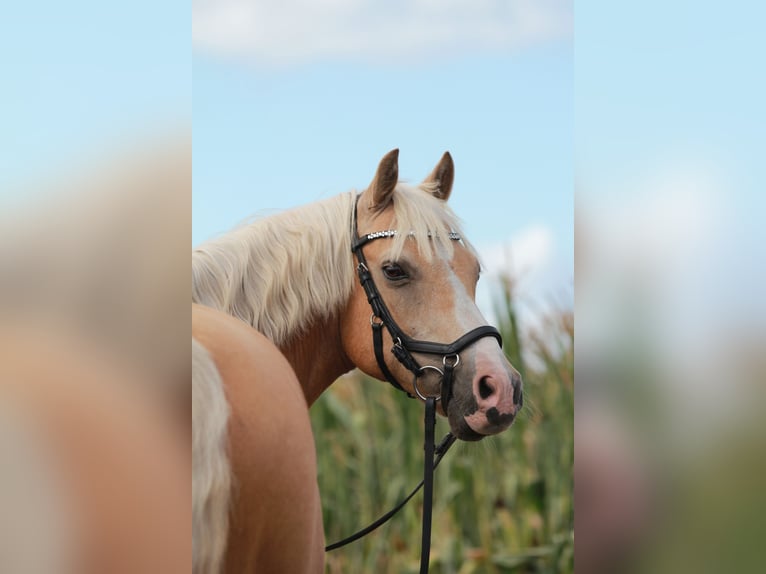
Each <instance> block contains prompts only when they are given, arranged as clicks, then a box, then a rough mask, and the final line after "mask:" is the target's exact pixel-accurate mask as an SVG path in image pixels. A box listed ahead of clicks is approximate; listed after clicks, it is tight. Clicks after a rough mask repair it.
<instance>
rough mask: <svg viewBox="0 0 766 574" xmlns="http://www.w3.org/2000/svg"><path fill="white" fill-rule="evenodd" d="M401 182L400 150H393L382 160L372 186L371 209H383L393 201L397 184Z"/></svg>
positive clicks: (370, 188)
mask: <svg viewBox="0 0 766 574" xmlns="http://www.w3.org/2000/svg"><path fill="white" fill-rule="evenodd" d="M398 181H399V149H398V148H397V149H393V150H391V151H390V152H388V153H387V154H386V155H385V156H383V159H382V160H380V164H379V165H378V171H377V172H375V177H374V178H373V180H372V183H371V184H370V187H369V190H370V191H371V192H372V203H371V205H370V207H373V208H375V209H382V208H383V207H385V206H386V205H388V202H389V201H391V195H392V194H393V193H394V188H395V187H396V183H397V182H398Z"/></svg>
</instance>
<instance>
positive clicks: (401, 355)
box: [325, 196, 503, 574]
mask: <svg viewBox="0 0 766 574" xmlns="http://www.w3.org/2000/svg"><path fill="white" fill-rule="evenodd" d="M359 197H360V196H357V198H356V203H355V204H354V210H353V214H352V219H351V237H352V241H351V251H352V252H353V253H354V255H355V256H356V259H357V262H358V264H357V267H356V272H357V275H358V277H359V283H360V284H361V285H362V288H363V289H364V292H365V294H366V295H367V301H368V302H369V304H370V307H371V308H372V315H371V316H370V325H371V327H372V342H373V350H374V352H375V360H376V361H377V363H378V367H379V368H380V370H381V372H382V373H383V375H384V376H385V378H386V380H387V381H388V382H389V383H391V384H392V385H393V386H394V387H395V388H397V389H399V390H400V391H403V392H407V391H405V389H404V387H402V385H401V383H399V381H398V380H397V379H396V377H395V376H394V374H393V373H392V372H391V370H390V369H389V368H388V365H387V364H386V361H385V357H384V354H383V329H384V328H385V329H386V330H387V331H388V333H389V335H390V336H391V340H392V341H393V346H392V347H391V353H392V354H393V355H394V357H396V359H397V360H398V361H399V362H400V363H401V364H402V365H403V366H404V367H405V368H406V369H407V370H409V371H410V372H411V373H412V374H413V388H414V390H415V395H412V394H411V393H409V392H407V395H408V396H410V397H411V398H415V396H417V397H419V398H420V399H421V400H423V401H424V402H425V407H426V408H425V441H424V443H425V444H424V448H425V451H426V457H425V465H424V472H423V480H422V481H421V482H420V484H419V485H418V486H417V487H416V488H415V490H413V491H412V492H411V493H410V494H409V496H407V497H406V498H405V499H404V500H402V501H401V502H400V503H399V504H398V505H397V506H396V507H394V508H393V509H392V510H391V511H389V512H388V513H386V514H385V515H383V516H382V517H380V518H379V519H378V520H376V521H375V522H373V523H372V524H370V525H369V526H368V527H366V528H364V529H362V530H360V531H359V532H357V533H356V534H353V535H352V536H349V537H348V538H345V539H343V540H341V541H339V542H336V543H334V544H330V545H329V546H327V547H326V548H325V550H328V551H329V550H334V549H335V548H340V547H341V546H345V545H346V544H349V543H350V542H353V541H354V540H358V539H359V538H361V537H362V536H364V535H366V534H368V533H370V532H372V531H373V530H375V529H376V528H377V527H378V526H380V525H381V524H384V523H385V522H387V521H388V520H389V519H390V518H391V517H392V516H393V515H394V514H396V512H398V511H399V510H400V509H401V508H402V507H403V506H404V505H405V504H406V503H407V501H409V500H410V498H412V497H413V496H414V495H415V493H416V492H417V491H418V490H420V488H421V487H422V486H424V485H425V491H424V501H423V529H422V539H421V555H420V572H421V574H425V573H427V572H428V562H429V554H430V544H431V510H432V499H433V471H434V470H435V469H436V467H437V466H438V464H439V462H440V461H441V459H442V457H443V456H444V455H445V454H446V452H447V450H448V449H449V448H450V446H452V444H453V443H454V442H455V436H454V435H452V433H447V435H446V436H445V437H444V439H442V441H441V443H440V444H439V445H438V446H435V444H434V442H435V441H434V428H435V426H436V402H437V401H441V402H442V408H443V410H444V413H445V414H446V413H447V408H448V405H449V401H450V399H451V398H452V379H453V375H454V372H455V369H456V368H457V367H458V365H459V364H460V352H461V351H463V350H464V349H465V348H466V347H468V346H470V345H472V344H473V343H475V342H476V341H478V340H480V339H483V338H484V337H494V338H495V339H497V342H498V343H499V344H500V347H502V346H503V338H502V336H501V335H500V332H499V331H498V330H497V329H496V328H494V327H492V326H491V325H482V326H480V327H476V328H475V329H472V330H470V331H468V332H467V333H465V334H464V335H462V336H460V337H458V338H457V339H456V340H454V341H453V342H452V343H435V342H432V341H421V340H419V339H414V338H412V337H410V336H409V335H407V334H406V333H405V332H404V331H403V330H402V329H401V327H399V325H398V324H397V323H396V321H395V320H394V318H393V316H392V315H391V312H390V311H389V310H388V307H387V306H386V303H385V302H384V301H383V297H382V296H381V294H380V291H379V290H378V287H377V285H375V280H374V279H373V277H372V273H371V272H370V268H369V265H368V264H367V258H366V257H365V256H364V250H363V247H364V246H365V245H367V244H368V243H370V242H371V241H375V240H377V239H383V238H391V237H394V236H396V235H398V234H399V231H397V230H395V229H387V230H385V231H377V232H375V233H368V234H366V235H363V236H361V237H360V236H359V231H358V227H357V225H358V223H357V209H358V204H359ZM430 235H431V234H430V233H429V236H430ZM448 237H449V239H450V240H452V241H460V240H461V237H460V234H458V233H457V232H455V231H451V232H450V233H449V235H448ZM413 353H420V354H425V355H440V356H441V358H442V368H439V367H437V366H434V365H423V366H421V365H420V364H419V363H418V361H417V360H416V359H415V357H414V356H413ZM429 370H433V371H435V372H437V373H438V374H439V375H440V377H441V392H440V393H439V395H437V396H428V395H424V394H422V393H421V391H420V389H419V388H418V379H419V378H420V377H422V376H423V375H424V374H425V373H426V371H429Z"/></svg>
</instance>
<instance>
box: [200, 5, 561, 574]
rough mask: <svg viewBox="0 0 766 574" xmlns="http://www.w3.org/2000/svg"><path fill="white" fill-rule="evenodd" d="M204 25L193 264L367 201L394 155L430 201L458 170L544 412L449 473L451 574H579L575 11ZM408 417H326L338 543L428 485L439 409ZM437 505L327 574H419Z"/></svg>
mask: <svg viewBox="0 0 766 574" xmlns="http://www.w3.org/2000/svg"><path fill="white" fill-rule="evenodd" d="M193 6H194V8H193V17H194V20H193V43H194V47H193V54H194V56H193V66H194V69H193V70H194V88H193V92H194V173H193V182H194V193H193V214H192V217H193V230H192V243H193V244H194V245H196V244H199V243H200V242H203V241H204V240H205V239H207V238H210V237H213V236H215V235H217V234H220V233H223V232H225V231H227V230H228V229H231V228H232V227H234V226H236V225H237V224H239V223H241V222H242V221H244V220H246V219H247V218H249V217H251V216H252V215H253V214H255V215H256V216H265V215H269V214H271V213H274V212H276V211H280V210H283V209H287V208H290V207H294V206H297V205H302V204H306V203H310V202H313V201H316V200H319V199H322V198H326V197H330V196H333V195H337V194H339V193H345V192H347V191H349V190H351V189H357V190H360V191H361V190H362V189H364V188H365V187H366V186H367V185H368V183H369V182H370V181H371V180H372V177H373V175H374V173H375V169H376V168H377V165H378V162H379V160H380V158H381V157H382V156H383V155H384V154H385V153H386V152H388V151H389V150H391V149H393V148H399V149H400V156H399V174H400V178H401V179H403V180H405V181H410V182H418V181H420V180H421V179H423V178H424V177H425V176H426V175H427V174H428V173H429V172H430V171H431V169H432V168H433V166H434V165H435V164H436V162H437V161H438V159H439V158H440V157H441V155H442V153H444V151H445V150H449V151H450V152H451V154H452V156H453V158H454V160H455V166H456V177H455V186H454V191H453V194H452V196H451V198H450V204H451V206H452V208H453V209H454V210H455V212H456V213H457V214H458V215H459V216H460V217H461V219H462V220H463V223H464V231H465V233H466V236H467V237H468V238H469V239H470V241H471V242H472V243H473V244H474V245H476V247H477V249H478V251H479V253H480V255H481V257H482V260H483V263H484V273H483V278H482V280H481V281H480V283H479V285H480V291H479V293H478V296H477V299H478V303H479V305H480V307H481V309H482V311H483V312H484V314H485V315H486V316H487V317H488V319H490V320H491V321H492V322H493V323H494V324H496V325H498V326H499V327H501V328H502V329H503V331H504V337H505V341H506V345H505V350H506V352H507V353H508V355H509V358H511V360H512V362H513V364H514V365H515V366H516V367H517V368H518V369H519V370H520V371H522V375H523V376H524V380H525V385H526V387H525V388H526V393H525V410H524V411H523V414H522V416H521V417H520V420H519V421H518V422H517V423H516V424H515V425H514V426H513V427H512V428H511V429H510V430H509V431H508V432H507V433H505V434H504V435H503V436H500V437H490V438H487V439H485V440H484V441H482V443H480V444H459V445H457V446H456V447H455V448H454V450H453V451H451V452H450V453H449V456H448V457H446V458H445V460H444V462H443V463H442V466H441V468H439V471H438V472H437V476H436V488H437V490H436V493H435V514H434V534H433V546H432V547H433V551H432V558H431V571H432V572H444V573H448V572H455V573H457V572H460V573H469V572H477V573H478V572H492V573H494V572H571V571H572V569H573V566H572V563H573V555H574V551H573V532H572V529H573V503H572V489H573V484H572V458H573V329H574V324H573V316H572V311H573V302H574V293H573V265H574V252H573V246H574V233H573V230H574V225H573V224H574V214H573V205H574V202H573V195H572V189H573V168H572V165H573V150H572V125H573V114H572V90H573V62H572V58H573V45H572V5H571V2H567V1H544V2H527V1H510V2H506V1H489V2H460V1H458V2H432V1H426V0H418V1H414V2H375V1H340V2H338V1H333V2H309V1H292V2H277V1H275V0H258V1H253V2H242V1H239V0H217V1H199V2H196V1H195V2H194V5H193ZM398 395H399V393H395V392H392V391H391V389H390V388H389V385H387V384H385V383H380V382H378V381H374V380H368V379H366V378H365V377H363V376H361V375H359V374H358V373H354V374H351V375H349V376H346V377H343V378H342V379H341V380H340V381H338V382H336V383H335V384H334V385H333V387H331V389H330V390H329V391H328V392H326V393H325V394H324V395H323V397H321V398H320V400H319V401H318V402H317V403H316V404H315V405H314V406H313V407H312V412H311V415H312V421H313V424H314V431H315V436H316V444H317V451H318V459H319V487H320V492H321V494H322V502H323V506H324V517H325V531H326V535H327V540H328V542H332V541H335V540H338V539H340V538H342V537H344V536H347V535H349V534H351V533H352V532H354V531H356V530H357V529H359V528H361V527H362V526H366V525H367V524H368V523H369V522H371V521H372V520H373V519H374V518H377V516H379V515H380V514H383V513H384V512H385V511H387V510H388V509H389V508H390V507H392V506H393V505H394V504H395V503H396V502H397V501H398V500H400V499H401V498H403V497H404V496H405V495H406V494H407V493H408V492H409V491H410V490H411V489H412V488H413V487H414V485H415V484H417V483H418V481H419V480H420V479H421V478H422V464H423V463H422V458H423V447H422V424H423V422H422V418H423V410H422V406H421V405H420V404H419V403H418V402H415V401H410V400H408V399H407V398H406V397H400V396H398ZM440 423H441V424H440V428H439V430H440V431H441V432H442V433H444V432H446V425H444V424H443V421H440ZM421 500H422V496H420V495H419V496H417V497H416V498H415V499H414V500H413V501H412V502H411V503H410V506H409V507H408V508H407V509H406V510H405V511H403V513H402V514H401V515H400V516H397V517H395V518H394V519H393V520H392V521H391V522H390V523H389V524H387V525H386V526H383V527H382V528H381V529H380V530H379V531H378V532H375V533H373V534H371V535H369V536H368V537H367V538H365V539H364V540H363V541H360V542H357V543H355V544H352V545H350V546H347V547H345V548H342V549H338V550H335V551H333V552H331V553H329V554H328V555H327V569H326V570H327V572H333V573H334V572H376V573H378V572H380V573H383V572H390V573H402V572H416V571H417V570H418V564H419V552H420V544H419V540H420V516H421Z"/></svg>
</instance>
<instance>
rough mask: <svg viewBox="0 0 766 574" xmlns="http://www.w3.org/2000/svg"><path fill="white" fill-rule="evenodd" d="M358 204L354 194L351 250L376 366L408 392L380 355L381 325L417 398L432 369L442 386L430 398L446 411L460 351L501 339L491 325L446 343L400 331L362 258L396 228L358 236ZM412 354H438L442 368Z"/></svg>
mask: <svg viewBox="0 0 766 574" xmlns="http://www.w3.org/2000/svg"><path fill="white" fill-rule="evenodd" d="M358 203H359V198H358V197H357V205H354V213H353V219H352V223H351V233H352V237H353V241H352V244H351V251H352V252H353V253H354V254H355V255H356V259H357V261H358V265H357V267H356V271H357V275H358V276H359V283H361V285H362V287H363V288H364V292H365V293H366V294H367V301H368V302H369V303H370V307H371V308H372V315H371V316H370V325H371V326H372V342H373V349H374V351H375V360H376V361H377V362H378V367H380V370H381V371H382V372H383V375H384V376H385V377H386V380H387V381H388V382H389V383H391V384H392V385H393V386H394V387H396V388H397V389H399V390H400V391H404V392H407V391H405V390H404V387H402V385H401V383H399V381H398V380H397V379H396V377H395V376H394V374H393V373H392V372H391V370H390V369H389V368H388V366H387V365H386V361H385V357H384V356H383V328H384V327H385V328H386V330H387V331H388V333H389V335H391V340H392V341H393V342H394V344H393V347H391V353H392V354H393V355H394V357H396V359H397V360H398V361H399V362H400V363H401V364H402V365H404V367H405V368H406V369H407V370H409V371H410V372H411V373H412V374H413V387H414V389H415V394H416V395H417V396H418V397H419V398H420V399H422V400H423V401H425V400H426V399H427V398H429V397H427V396H425V395H423V394H422V393H421V392H420V390H419V389H418V379H419V378H420V377H422V376H423V375H424V374H425V373H426V371H429V370H432V371H435V372H437V373H438V374H439V375H440V377H441V387H442V388H441V393H440V394H439V395H438V396H435V397H432V398H433V399H434V400H436V401H438V400H441V402H442V408H443V409H444V413H445V414H446V413H447V406H448V404H449V401H450V399H451V398H452V375H453V373H454V371H455V368H457V366H458V365H459V364H460V352H461V351H462V350H463V349H465V348H466V347H468V346H469V345H472V344H473V343H475V342H476V341H478V340H479V339H482V338H484V337H494V338H495V339H497V342H498V343H499V344H500V347H502V346H503V338H502V337H501V336H500V333H499V332H498V330H497V329H495V328H494V327H492V326H491V325H482V326H481V327H476V328H475V329H472V330H470V331H468V332H467V333H466V334H464V335H462V336H461V337H458V338H457V339H456V340H454V341H453V342H452V343H448V344H445V343H434V342H432V341H421V340H418V339H413V338H412V337H410V336H409V335H407V334H406V333H405V332H404V331H402V329H401V327H399V325H397V323H396V321H394V318H393V317H392V316H391V312H390V311H389V310H388V307H386V304H385V302H384V301H383V297H381V295H380V291H378V287H377V286H376V285H375V280H374V279H373V278H372V273H370V268H369V266H368V265H367V259H366V258H365V256H364V250H363V249H362V248H363V247H364V246H365V245H367V244H368V243H369V242H371V241H374V240H376V239H381V238H390V237H394V236H395V235H397V234H398V231H397V230H395V229H388V230H386V231H377V232H375V233H368V234H366V235H364V236H362V237H360V236H359V231H358V228H357V206H358ZM429 235H430V234H429ZM448 237H449V239H451V240H452V241H460V240H461V237H460V234H458V233H456V232H454V231H452V232H450V233H449V236H448ZM412 353H421V354H425V355H440V356H441V359H442V368H439V367H436V366H433V365H425V366H421V365H420V364H419V363H418V361H417V360H416V359H415V357H414V356H413V355H412ZM407 394H408V395H409V396H410V397H412V398H415V397H414V395H412V394H410V393H407Z"/></svg>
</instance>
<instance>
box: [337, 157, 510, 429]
mask: <svg viewBox="0 0 766 574" xmlns="http://www.w3.org/2000/svg"><path fill="white" fill-rule="evenodd" d="M398 156H399V153H398V150H393V151H391V152H389V153H388V154H387V155H386V156H385V157H383V159H382V160H381V162H380V165H379V166H378V169H377V172H376V174H375V177H374V178H373V180H372V183H371V184H370V186H369V187H368V188H367V189H366V190H365V191H364V192H363V193H361V194H360V195H359V196H358V198H357V204H356V208H355V213H354V217H353V219H352V224H351V225H352V230H351V232H352V237H353V243H354V245H353V249H354V253H355V255H354V257H355V261H354V263H355V265H356V266H357V273H358V277H359V280H358V281H357V282H356V283H355V286H354V289H353V292H352V295H351V298H350V299H349V302H348V304H347V306H346V309H345V311H344V313H342V314H341V319H340V323H341V324H340V328H341V338H342V342H343V347H344V351H345V353H346V355H347V356H348V357H349V359H350V360H351V361H352V362H353V363H354V364H355V365H356V366H357V367H358V368H360V369H361V370H362V371H364V372H365V373H367V374H369V375H371V376H373V377H375V378H378V379H383V380H385V379H388V380H389V381H390V382H392V384H394V385H395V386H399V387H401V388H402V390H404V391H406V392H407V393H409V394H410V395H412V396H417V397H420V398H424V397H428V396H434V397H439V398H440V400H439V403H438V404H439V412H440V413H441V414H442V415H445V416H446V417H447V418H448V420H449V423H450V427H451V430H452V432H453V434H455V436H457V437H458V438H460V439H462V440H480V439H482V438H483V437H485V436H488V435H492V434H496V433H499V432H501V431H503V430H505V429H506V428H508V427H509V426H510V425H511V423H512V422H513V420H514V418H515V417H516V415H517V413H518V411H519V410H520V409H521V406H522V404H523V401H522V382H521V377H520V376H519V373H518V372H517V371H516V369H514V368H513V366H512V365H511V364H510V363H509V361H508V360H507V359H506V357H505V355H504V354H503V351H502V349H501V345H500V342H499V339H500V337H499V334H498V333H497V332H496V330H494V329H493V328H491V327H489V326H487V322H486V320H485V319H484V317H483V316H482V314H481V312H480V311H479V309H478V307H477V306H476V303H475V295H476V284H477V281H478V279H479V273H480V264H479V260H478V257H477V254H476V252H475V251H474V249H473V248H472V247H471V245H470V243H468V241H467V240H465V238H464V237H463V236H462V233H461V232H460V230H459V226H458V220H457V218H456V217H455V215H454V213H453V212H452V210H451V209H450V208H449V206H448V205H447V200H448V199H449V197H450V193H451V191H452V183H453V180H454V165H453V162H452V157H451V156H450V154H449V153H445V154H444V156H443V157H442V158H441V160H440V161H439V163H438V164H437V166H436V167H435V168H434V170H433V171H432V172H431V174H430V175H429V176H428V177H427V178H426V179H425V180H424V181H423V182H422V183H421V184H420V185H417V186H410V185H405V184H402V183H399V181H398ZM371 306H372V316H371ZM392 325H393V326H392ZM371 327H372V329H371ZM376 330H377V334H376ZM376 336H377V337H378V339H379V342H377V343H376V341H375V338H376ZM376 344H377V345H378V347H379V348H378V349H377V350H376V348H375V346H376ZM381 348H382V349H383V351H381ZM390 351H393V353H392V352H390Z"/></svg>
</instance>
